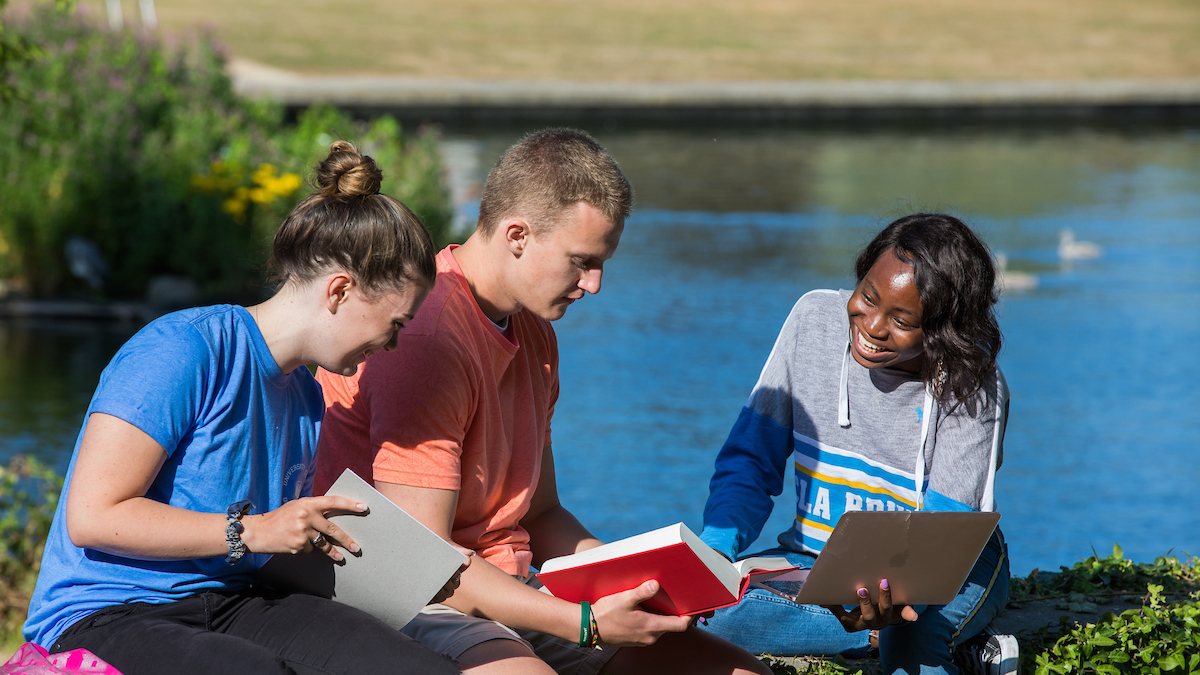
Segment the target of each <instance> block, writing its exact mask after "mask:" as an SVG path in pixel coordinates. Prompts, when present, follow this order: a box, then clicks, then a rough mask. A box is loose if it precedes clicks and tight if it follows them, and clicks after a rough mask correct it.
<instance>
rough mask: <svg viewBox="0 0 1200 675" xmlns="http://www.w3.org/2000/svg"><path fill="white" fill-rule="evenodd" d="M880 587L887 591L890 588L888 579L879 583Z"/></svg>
mask: <svg viewBox="0 0 1200 675" xmlns="http://www.w3.org/2000/svg"><path fill="white" fill-rule="evenodd" d="M879 587H880V588H882V589H883V590H885V591H886V590H887V588H888V585H887V579H884V580H883V581H881V582H879Z"/></svg>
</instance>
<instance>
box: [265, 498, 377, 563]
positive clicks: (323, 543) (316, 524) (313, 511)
mask: <svg viewBox="0 0 1200 675" xmlns="http://www.w3.org/2000/svg"><path fill="white" fill-rule="evenodd" d="M366 510H367V507H366V505H365V504H362V503H360V502H356V501H354V500H353V499H349V498H348V497H332V496H328V495H326V496H324V497H303V498H301V499H293V500H292V501H290V502H288V503H286V504H284V505H283V506H281V507H279V508H277V509H275V510H274V511H269V512H267V513H263V514H259V515H250V516H244V517H243V518H242V527H244V528H245V531H243V532H242V543H243V544H245V545H246V549H247V550H249V551H250V552H252V553H300V552H301V551H311V550H313V549H317V550H319V551H323V552H324V553H325V555H327V556H329V557H330V558H333V559H334V560H341V559H342V552H341V551H339V550H338V548H337V547H339V546H340V547H341V548H344V549H346V550H347V551H350V552H351V553H356V552H357V551H358V544H357V543H355V541H354V540H353V539H351V538H350V535H348V534H346V533H345V531H343V530H342V528H340V527H338V526H337V525H335V524H334V523H333V522H332V521H330V520H329V519H328V518H327V516H336V515H341V514H347V513H356V514H362V513H365V512H366Z"/></svg>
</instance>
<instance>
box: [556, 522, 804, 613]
mask: <svg viewBox="0 0 1200 675" xmlns="http://www.w3.org/2000/svg"><path fill="white" fill-rule="evenodd" d="M793 569H796V567H795V566H794V565H792V564H790V563H788V561H787V559H786V558H749V559H747V560H741V561H739V562H738V563H736V564H735V563H731V562H729V561H728V560H726V559H725V557H724V556H722V555H721V554H720V553H717V552H716V551H714V550H712V549H711V548H709V547H708V545H707V544H705V543H704V542H702V541H700V538H699V537H697V536H696V535H695V534H693V533H692V531H691V530H689V529H688V528H687V526H686V525H684V524H683V523H676V524H674V525H670V526H668V527H664V528H660V529H657V530H653V531H651V532H646V533H644V534H639V535H637V536H634V537H630V538H628V539H622V540H620V541H615V542H612V543H611V544H605V545H604V546H598V547H596V548H593V549H590V550H587V551H583V552H581V553H576V554H574V555H568V556H563V557H561V558H554V559H552V560H547V561H546V563H545V564H544V565H543V566H542V570H541V571H540V572H539V573H538V575H537V576H538V579H539V580H540V581H541V582H542V584H543V585H545V586H546V589H547V590H549V591H550V592H551V593H553V594H554V596H555V597H558V598H562V599H564V600H569V601H571V602H582V601H584V600H586V601H588V602H595V601H596V600H599V599H600V598H602V597H604V596H606V595H612V594H613V593H619V592H621V591H627V590H629V589H631V588H637V587H638V586H640V585H641V584H642V583H644V582H646V581H649V580H651V579H655V580H657V581H658V583H659V586H660V588H659V591H658V593H657V594H655V595H654V597H652V598H650V599H649V600H646V601H645V602H643V603H642V608H643V609H645V610H646V611H649V612H656V613H658V614H671V615H676V616H683V615H690V614H701V613H703V612H707V611H710V610H714V609H720V608H721V607H728V606H730V605H733V604H736V603H737V601H738V600H740V599H741V597H742V594H743V593H745V592H746V588H747V587H748V586H749V585H750V582H751V580H754V581H760V580H763V579H768V578H770V577H773V576H776V575H779V574H782V573H784V572H786V571H788V570H793Z"/></svg>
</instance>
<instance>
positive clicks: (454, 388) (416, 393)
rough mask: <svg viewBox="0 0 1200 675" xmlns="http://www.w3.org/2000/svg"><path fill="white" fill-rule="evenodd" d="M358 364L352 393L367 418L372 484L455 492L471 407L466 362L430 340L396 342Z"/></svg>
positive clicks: (472, 389)
mask: <svg viewBox="0 0 1200 675" xmlns="http://www.w3.org/2000/svg"><path fill="white" fill-rule="evenodd" d="M388 357H389V358H386V359H378V360H376V361H373V362H371V363H369V364H367V365H366V366H365V370H364V372H363V374H362V377H361V379H360V380H359V384H358V386H359V395H360V397H361V398H362V400H363V402H364V403H365V404H366V406H367V410H368V413H369V415H370V422H369V423H370V443H371V448H372V450H373V451H374V453H375V459H374V464H373V467H372V473H373V474H374V478H375V480H380V481H384V482H387V483H397V484H400V485H409V486H413V487H428V488H438V489H443V490H457V489H459V486H460V474H461V462H460V458H461V455H462V446H463V440H464V438H465V437H466V433H467V429H468V428H470V424H471V420H472V417H473V415H474V411H475V408H476V395H475V386H474V384H473V383H474V381H475V378H473V377H471V376H470V373H469V366H468V364H467V363H466V360H465V359H464V358H463V357H462V356H461V355H460V354H457V353H455V352H454V350H453V349H452V348H450V347H449V346H448V345H447V344H446V343H444V342H442V341H439V340H436V339H434V338H432V337H429V336H424V335H413V336H402V338H401V341H400V344H399V346H398V347H397V349H396V350H395V351H394V352H392V353H390V354H389V355H388Z"/></svg>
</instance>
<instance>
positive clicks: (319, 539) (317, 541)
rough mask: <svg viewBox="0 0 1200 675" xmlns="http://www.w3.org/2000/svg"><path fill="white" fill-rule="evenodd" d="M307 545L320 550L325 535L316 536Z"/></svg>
mask: <svg viewBox="0 0 1200 675" xmlns="http://www.w3.org/2000/svg"><path fill="white" fill-rule="evenodd" d="M309 543H310V544H312V545H313V546H314V547H316V548H321V546H322V545H323V544H324V543H325V535H323V534H320V533H318V534H317V536H315V537H313V538H312V539H310V540H309Z"/></svg>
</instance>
